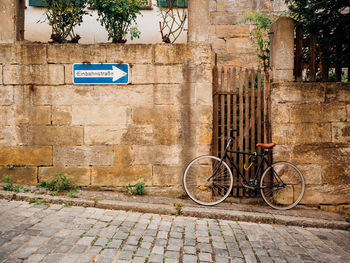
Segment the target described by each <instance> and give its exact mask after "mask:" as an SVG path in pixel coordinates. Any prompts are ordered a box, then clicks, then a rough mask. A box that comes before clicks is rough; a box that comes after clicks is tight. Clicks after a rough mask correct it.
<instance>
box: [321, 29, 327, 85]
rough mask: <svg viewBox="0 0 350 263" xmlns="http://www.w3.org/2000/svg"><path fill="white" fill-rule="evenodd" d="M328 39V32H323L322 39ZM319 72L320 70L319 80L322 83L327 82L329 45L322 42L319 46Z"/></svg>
mask: <svg viewBox="0 0 350 263" xmlns="http://www.w3.org/2000/svg"><path fill="white" fill-rule="evenodd" d="M327 38H328V32H326V31H324V32H323V39H327ZM320 47H321V48H320V51H321V55H320V70H321V80H322V81H323V82H326V81H328V73H329V43H328V42H323V43H322V44H321V45H320Z"/></svg>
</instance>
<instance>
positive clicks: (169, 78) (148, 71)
mask: <svg viewBox="0 0 350 263" xmlns="http://www.w3.org/2000/svg"><path fill="white" fill-rule="evenodd" d="M131 73H132V74H131V76H132V81H131V83H132V84H152V83H155V84H161V83H166V84H167V83H168V84H173V83H182V82H183V80H184V76H183V68H182V65H149V64H141V65H140V64H136V65H134V67H133V68H132V69H131Z"/></svg>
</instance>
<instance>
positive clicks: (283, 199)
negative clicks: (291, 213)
mask: <svg viewBox="0 0 350 263" xmlns="http://www.w3.org/2000/svg"><path fill="white" fill-rule="evenodd" d="M304 191H305V180H304V176H303V175H302V174H301V172H300V171H299V169H298V168H296V167H295V166H294V165H293V164H291V163H288V162H276V163H274V164H272V165H271V166H270V167H268V168H267V169H266V170H265V171H264V173H263V175H262V176H261V180H260V192H261V196H262V198H263V199H264V201H265V202H266V203H267V204H268V205H269V206H271V207H272V208H274V209H278V210H287V209H291V208H293V207H294V206H296V205H297V204H298V203H299V202H300V201H301V199H302V198H303V195H304Z"/></svg>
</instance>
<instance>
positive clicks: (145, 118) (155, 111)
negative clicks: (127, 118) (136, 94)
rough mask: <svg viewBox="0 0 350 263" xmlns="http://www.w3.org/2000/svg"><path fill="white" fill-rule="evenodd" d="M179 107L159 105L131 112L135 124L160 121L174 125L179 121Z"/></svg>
mask: <svg viewBox="0 0 350 263" xmlns="http://www.w3.org/2000/svg"><path fill="white" fill-rule="evenodd" d="M180 114H181V112H180V107H178V106H174V105H169V106H167V105H159V106H154V107H137V108H134V109H133V111H132V117H133V122H134V123H135V124H153V123H158V122H160V121H161V120H166V121H167V122H170V123H174V122H177V121H179V120H180Z"/></svg>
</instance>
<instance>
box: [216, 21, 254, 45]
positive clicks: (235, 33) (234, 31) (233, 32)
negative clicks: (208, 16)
mask: <svg viewBox="0 0 350 263" xmlns="http://www.w3.org/2000/svg"><path fill="white" fill-rule="evenodd" d="M216 34H217V36H218V37H219V38H238V37H241V38H244V39H246V40H248V41H249V39H248V36H249V26H248V25H232V24H231V25H217V26H216Z"/></svg>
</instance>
